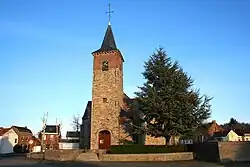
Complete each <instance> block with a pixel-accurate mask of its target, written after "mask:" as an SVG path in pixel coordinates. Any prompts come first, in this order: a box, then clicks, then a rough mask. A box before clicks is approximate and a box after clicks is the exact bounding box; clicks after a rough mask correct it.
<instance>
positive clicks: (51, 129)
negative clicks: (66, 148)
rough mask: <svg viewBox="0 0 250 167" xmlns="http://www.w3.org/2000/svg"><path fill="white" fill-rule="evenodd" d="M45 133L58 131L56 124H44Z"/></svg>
mask: <svg viewBox="0 0 250 167" xmlns="http://www.w3.org/2000/svg"><path fill="white" fill-rule="evenodd" d="M45 133H58V134H59V133H60V129H59V126H58V125H46V127H45Z"/></svg>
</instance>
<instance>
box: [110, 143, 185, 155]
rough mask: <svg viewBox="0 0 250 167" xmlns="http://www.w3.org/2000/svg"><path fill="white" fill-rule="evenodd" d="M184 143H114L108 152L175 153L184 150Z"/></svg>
mask: <svg viewBox="0 0 250 167" xmlns="http://www.w3.org/2000/svg"><path fill="white" fill-rule="evenodd" d="M186 151H187V149H186V146H185V145H177V146H165V145H136V144H135V145H116V146H111V147H110V148H109V149H108V151H107V153H109V154H147V153H175V152H186Z"/></svg>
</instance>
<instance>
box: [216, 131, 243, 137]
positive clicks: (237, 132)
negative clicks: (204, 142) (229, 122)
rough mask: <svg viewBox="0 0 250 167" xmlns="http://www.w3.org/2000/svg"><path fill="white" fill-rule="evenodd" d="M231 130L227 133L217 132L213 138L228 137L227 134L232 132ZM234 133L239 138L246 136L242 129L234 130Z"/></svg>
mask: <svg viewBox="0 0 250 167" xmlns="http://www.w3.org/2000/svg"><path fill="white" fill-rule="evenodd" d="M230 131H231V130H226V131H222V132H215V133H214V134H213V137H226V136H227V134H228V133H229V132H230ZM232 131H234V132H235V133H236V134H237V135H238V136H244V131H243V130H241V129H234V130H232Z"/></svg>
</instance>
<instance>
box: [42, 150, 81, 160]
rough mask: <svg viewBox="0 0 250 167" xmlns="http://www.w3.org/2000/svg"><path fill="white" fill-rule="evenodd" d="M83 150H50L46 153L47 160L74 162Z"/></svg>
mask: <svg viewBox="0 0 250 167" xmlns="http://www.w3.org/2000/svg"><path fill="white" fill-rule="evenodd" d="M81 152H82V151H81V150H48V151H45V159H46V160H52V161H74V160H76V158H77V157H78V155H79V154H80V153H81Z"/></svg>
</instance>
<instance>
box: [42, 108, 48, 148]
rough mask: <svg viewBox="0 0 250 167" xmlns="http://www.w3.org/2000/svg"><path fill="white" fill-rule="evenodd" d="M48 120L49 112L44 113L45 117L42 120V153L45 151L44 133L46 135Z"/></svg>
mask: <svg viewBox="0 0 250 167" xmlns="http://www.w3.org/2000/svg"><path fill="white" fill-rule="evenodd" d="M47 119H48V112H46V113H44V116H43V118H42V139H41V152H43V150H45V148H44V135H45V134H44V133H45V128H46V124H47Z"/></svg>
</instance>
